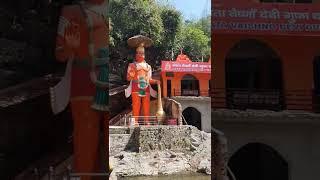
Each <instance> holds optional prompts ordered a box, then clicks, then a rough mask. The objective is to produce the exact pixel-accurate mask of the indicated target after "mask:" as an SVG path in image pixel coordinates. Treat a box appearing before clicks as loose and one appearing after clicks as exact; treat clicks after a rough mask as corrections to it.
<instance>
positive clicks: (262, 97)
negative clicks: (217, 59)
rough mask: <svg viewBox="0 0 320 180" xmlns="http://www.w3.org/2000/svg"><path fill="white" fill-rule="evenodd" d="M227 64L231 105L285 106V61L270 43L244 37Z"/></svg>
mask: <svg viewBox="0 0 320 180" xmlns="http://www.w3.org/2000/svg"><path fill="white" fill-rule="evenodd" d="M225 63H226V64H225V68H226V70H225V73H226V93H227V96H226V102H227V106H228V108H236V109H247V108H250V109H270V110H281V109H284V102H283V98H282V89H283V80H282V64H281V60H280V57H279V56H278V55H277V53H276V52H275V51H274V50H273V49H272V48H271V47H269V46H268V45H267V44H266V43H264V42H261V41H258V40H254V39H247V40H242V41H240V42H238V43H236V44H235V45H234V46H233V47H232V48H231V49H230V51H229V52H228V54H227V56H226V61H225Z"/></svg>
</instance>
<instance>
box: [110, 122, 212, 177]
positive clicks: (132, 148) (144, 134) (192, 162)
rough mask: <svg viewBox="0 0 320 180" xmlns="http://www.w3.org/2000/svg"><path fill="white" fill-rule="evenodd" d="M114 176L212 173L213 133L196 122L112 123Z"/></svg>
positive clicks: (111, 156)
mask: <svg viewBox="0 0 320 180" xmlns="http://www.w3.org/2000/svg"><path fill="white" fill-rule="evenodd" d="M109 137H110V153H109V154H110V163H111V165H112V167H113V168H114V170H113V176H156V175H170V174H181V173H195V172H198V173H204V174H208V175H209V174H211V134H210V133H206V132H203V131H200V130H198V129H197V128H196V127H193V126H186V125H181V126H149V127H147V126H140V127H134V128H129V127H120V126H111V127H110V136H109Z"/></svg>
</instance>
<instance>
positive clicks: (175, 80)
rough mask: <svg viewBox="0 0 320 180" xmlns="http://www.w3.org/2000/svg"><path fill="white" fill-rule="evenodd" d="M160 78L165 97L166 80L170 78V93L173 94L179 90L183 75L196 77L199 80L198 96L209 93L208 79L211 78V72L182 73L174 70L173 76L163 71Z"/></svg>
mask: <svg viewBox="0 0 320 180" xmlns="http://www.w3.org/2000/svg"><path fill="white" fill-rule="evenodd" d="M161 74H162V75H161V78H162V92H163V96H164V97H167V96H168V94H167V88H168V86H167V80H171V95H174V92H181V80H182V78H183V76H185V75H187V74H190V75H193V76H194V77H196V78H197V79H198V80H199V90H200V96H208V95H209V80H210V79H211V74H209V73H184V72H183V73H182V72H175V73H174V77H167V76H166V74H165V72H162V73H161Z"/></svg>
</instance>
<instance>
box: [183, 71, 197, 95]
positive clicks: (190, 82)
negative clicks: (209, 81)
mask: <svg viewBox="0 0 320 180" xmlns="http://www.w3.org/2000/svg"><path fill="white" fill-rule="evenodd" d="M199 95H200V92H199V80H198V79H197V78H196V77H195V76H193V75H191V74H187V75H184V76H183V77H182V79H181V96H199Z"/></svg>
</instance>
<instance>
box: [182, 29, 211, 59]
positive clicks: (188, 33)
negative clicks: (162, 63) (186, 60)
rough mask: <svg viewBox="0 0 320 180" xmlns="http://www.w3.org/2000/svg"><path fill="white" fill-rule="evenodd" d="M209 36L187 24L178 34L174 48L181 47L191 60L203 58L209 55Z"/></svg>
mask: <svg viewBox="0 0 320 180" xmlns="http://www.w3.org/2000/svg"><path fill="white" fill-rule="evenodd" d="M209 41H210V39H209V37H208V36H206V35H205V33H204V32H203V31H202V30H201V29H199V28H196V27H195V26H193V25H192V24H191V25H190V24H187V25H185V26H184V27H183V30H182V31H181V32H180V34H179V40H178V42H179V43H178V44H177V46H176V48H182V49H183V51H184V54H187V55H188V56H189V57H190V58H191V59H192V60H193V61H200V60H201V59H202V57H203V58H204V60H207V58H208V57H209V55H210V46H209V45H208V42H209Z"/></svg>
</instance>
